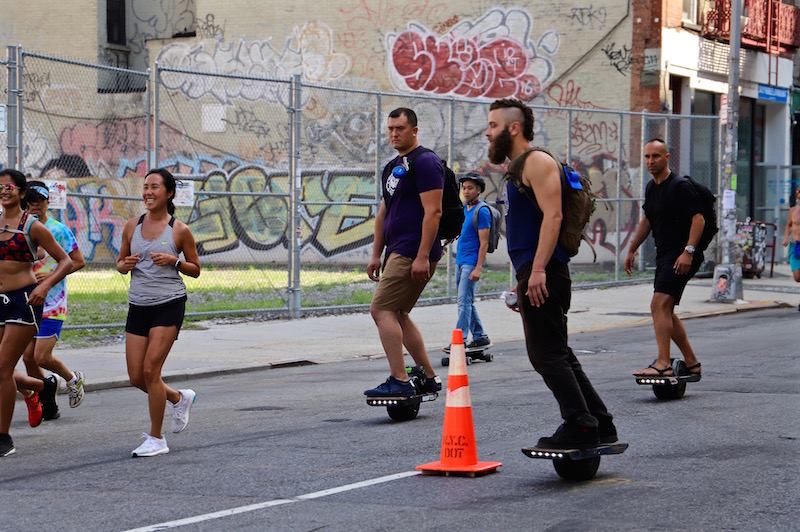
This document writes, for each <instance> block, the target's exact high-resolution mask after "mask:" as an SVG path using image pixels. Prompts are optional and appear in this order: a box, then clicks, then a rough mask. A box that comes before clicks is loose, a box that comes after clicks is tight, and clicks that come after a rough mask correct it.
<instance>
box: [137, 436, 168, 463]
mask: <svg viewBox="0 0 800 532" xmlns="http://www.w3.org/2000/svg"><path fill="white" fill-rule="evenodd" d="M142 438H144V442H143V443H142V444H141V445H140V446H139V447H137V448H136V449H134V450H133V452H132V453H131V456H133V457H138V456H157V455H159V454H167V453H168V452H169V447H167V439H166V438H154V437H152V436H150V435H149V434H148V433H146V432H142Z"/></svg>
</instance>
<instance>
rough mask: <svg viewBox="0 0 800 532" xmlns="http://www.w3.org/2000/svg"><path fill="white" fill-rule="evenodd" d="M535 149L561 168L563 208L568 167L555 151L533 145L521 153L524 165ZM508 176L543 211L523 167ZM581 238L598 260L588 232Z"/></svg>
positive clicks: (521, 192) (559, 173) (520, 191)
mask: <svg viewBox="0 0 800 532" xmlns="http://www.w3.org/2000/svg"><path fill="white" fill-rule="evenodd" d="M535 151H541V152H544V153H546V154H547V155H549V156H550V157H552V158H553V160H554V161H555V162H556V165H557V166H558V169H559V172H558V175H559V178H560V179H561V206H562V208H563V206H564V194H565V193H566V187H568V186H569V184H568V183H566V179H567V170H566V168H564V163H562V162H561V161H559V160H558V157H556V156H555V154H553V152H551V151H550V150H548V149H547V148H543V147H541V146H533V147H530V148H528V149H527V150H525V152H523V153H522V155H520V157H525V159H523V160H522V162H521V164H522V165H523V166H524V164H525V160H527V158H528V156H529V155H530V154H531V153H532V152H535ZM573 171H574V170H573ZM506 176H507V177H508V179H509V180H510V181H511V182H512V183H513V184H514V186H515V187H517V190H518V191H519V193H520V194H522V195H523V196H525V197H526V198H528V201H530V202H531V204H533V206H534V207H536V209H537V210H538V211H539V212H542V209H541V208H540V207H539V202H538V201H536V196H535V195H534V194H532V193H531V192H528V190H529V189H528V187H526V186H525V185H523V184H522V168H519V169H518V171H517V172H513V173H512V172H509V173H507V174H506ZM606 207H607V206H606ZM581 240H583V241H584V242H586V243H587V244H589V248H590V249H591V250H592V255H593V256H594V259H593V261H592V262H597V250H596V249H595V248H594V244H592V241H591V240H589V237H588V236H586V233H581Z"/></svg>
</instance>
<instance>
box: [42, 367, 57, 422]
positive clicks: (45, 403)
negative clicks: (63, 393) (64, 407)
mask: <svg viewBox="0 0 800 532" xmlns="http://www.w3.org/2000/svg"><path fill="white" fill-rule="evenodd" d="M43 380H44V390H42V393H40V394H39V400H40V401H41V402H42V418H43V419H44V420H45V421H48V420H51V419H58V418H60V417H61V412H59V411H58V403H57V402H56V394H58V379H57V378H56V376H55V375H50V376H49V377H47V378H46V379H43Z"/></svg>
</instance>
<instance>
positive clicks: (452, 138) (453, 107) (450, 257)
mask: <svg viewBox="0 0 800 532" xmlns="http://www.w3.org/2000/svg"><path fill="white" fill-rule="evenodd" d="M455 111H456V102H455V100H453V99H451V100H450V138H449V139H448V140H449V142H448V147H447V164H449V165H450V168H453V153H454V150H453V142H455V131H454V129H455V127H454V126H453V122H454V117H455V114H456V112H455ZM452 245H453V242H450V243H449V244H448V246H452ZM443 251H444V252H445V253H446V254H447V297H453V278H454V277H455V268H454V267H453V254H452V253H450V249H445V250H443Z"/></svg>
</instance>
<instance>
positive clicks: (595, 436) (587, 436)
mask: <svg viewBox="0 0 800 532" xmlns="http://www.w3.org/2000/svg"><path fill="white" fill-rule="evenodd" d="M598 445H600V436H599V432H598V430H597V429H596V428H594V427H581V426H580V425H577V424H575V423H570V422H568V421H567V422H564V423H562V424H561V426H560V427H558V428H557V429H556V431H555V433H554V434H553V435H552V436H546V437H544V438H539V443H537V444H536V446H537V447H542V448H544V449H588V448H590V447H597V446H598Z"/></svg>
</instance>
